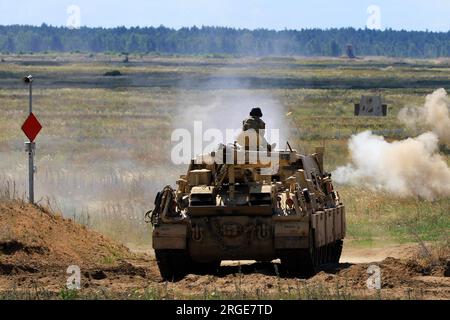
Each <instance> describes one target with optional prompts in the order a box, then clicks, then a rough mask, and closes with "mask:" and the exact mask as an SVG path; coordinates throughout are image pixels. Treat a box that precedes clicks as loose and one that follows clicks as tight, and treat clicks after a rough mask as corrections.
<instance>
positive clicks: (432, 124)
mask: <svg viewBox="0 0 450 320" xmlns="http://www.w3.org/2000/svg"><path fill="white" fill-rule="evenodd" d="M449 109H450V98H449V97H448V95H447V92H446V91H445V90H444V89H438V90H436V91H435V92H433V93H432V94H430V95H428V96H427V97H426V99H425V105H424V106H423V107H420V108H412V107H406V108H403V109H402V110H400V112H399V114H398V118H399V120H400V121H401V122H403V123H404V124H405V125H406V126H408V127H410V128H414V129H417V128H418V127H419V128H421V127H423V128H426V129H427V130H432V131H433V132H434V133H436V135H437V136H438V137H439V140H440V142H442V143H446V144H450V112H449Z"/></svg>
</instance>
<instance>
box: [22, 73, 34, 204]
mask: <svg viewBox="0 0 450 320" xmlns="http://www.w3.org/2000/svg"><path fill="white" fill-rule="evenodd" d="M24 82H25V83H28V85H29V89H30V97H29V114H30V115H31V113H32V112H33V77H32V76H31V75H29V76H28V77H25V78H24ZM25 145H26V151H27V152H28V193H29V195H28V199H29V201H30V203H31V204H34V151H35V150H36V144H35V143H34V142H32V141H31V140H30V141H29V142H25Z"/></svg>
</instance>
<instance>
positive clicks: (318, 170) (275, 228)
mask: <svg viewBox="0 0 450 320" xmlns="http://www.w3.org/2000/svg"><path fill="white" fill-rule="evenodd" d="M288 145H289V144H288ZM177 184H178V188H177V189H176V190H174V189H172V188H171V187H170V186H166V187H165V188H164V189H163V190H162V191H161V192H159V193H158V195H157V197H156V199H155V209H154V210H152V211H151V212H149V214H150V213H151V222H152V224H153V248H154V250H155V254H156V259H157V261H158V266H159V269H160V272H161V275H162V277H163V278H164V279H166V280H174V279H180V278H182V277H183V276H184V275H185V274H186V273H187V272H196V271H203V272H214V271H216V270H217V268H218V267H219V266H220V263H221V261H223V260H256V261H272V260H274V259H280V261H281V269H282V270H284V271H285V272H286V274H288V275H299V276H310V275H313V274H314V273H315V272H316V270H317V267H318V266H319V265H321V264H325V263H337V262H338V261H339V258H340V255H341V251H342V239H343V238H344V236H345V229H346V227H345V210H344V205H343V204H342V203H341V202H340V199H339V195H338V193H337V191H335V190H334V188H333V185H332V181H331V176H330V174H328V173H326V172H325V171H324V168H323V148H317V150H316V153H315V154H312V155H302V154H299V153H297V152H296V151H295V150H292V149H291V148H290V146H289V148H288V150H285V151H272V152H270V151H268V150H267V149H266V150H259V151H258V150H256V151H252V150H249V149H248V148H242V147H240V146H239V145H237V144H236V143H235V144H231V145H227V146H225V145H221V146H220V147H219V148H218V149H217V150H216V151H214V152H211V153H209V154H206V155H201V156H198V157H196V158H195V159H193V160H192V161H191V164H190V166H189V168H188V171H187V173H186V175H183V176H181V177H180V179H179V180H178V181H177Z"/></svg>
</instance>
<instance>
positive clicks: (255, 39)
mask: <svg viewBox="0 0 450 320" xmlns="http://www.w3.org/2000/svg"><path fill="white" fill-rule="evenodd" d="M348 44H351V45H352V46H353V50H354V52H355V54H356V55H360V56H392V57H412V58H436V57H449V56H450V31H449V32H429V31H396V30H391V29H388V30H383V31H380V30H370V29H354V28H341V29H326V30H322V29H302V30H281V31H275V30H267V29H256V30H248V29H235V28H227V27H201V28H198V27H195V26H194V27H189V28H187V27H186V28H181V29H172V28H167V27H164V26H160V27H145V28H140V27H132V28H125V27H117V28H89V27H81V28H79V29H70V28H66V27H53V26H49V25H46V24H43V25H41V26H24V25H11V26H0V51H1V52H3V53H20V52H23V53H27V52H49V51H52V52H111V53H112V52H115V53H161V54H225V55H252V56H253V55H255V56H268V55H273V56H287V55H301V56H341V55H343V54H346V49H347V45H348Z"/></svg>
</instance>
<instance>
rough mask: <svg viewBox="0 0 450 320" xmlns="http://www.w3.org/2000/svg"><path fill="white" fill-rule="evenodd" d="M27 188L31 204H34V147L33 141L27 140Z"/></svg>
mask: <svg viewBox="0 0 450 320" xmlns="http://www.w3.org/2000/svg"><path fill="white" fill-rule="evenodd" d="M28 146H29V150H28V190H29V193H30V194H29V200H30V203H31V204H34V149H35V143H34V142H31V141H30V142H29V144H28Z"/></svg>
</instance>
